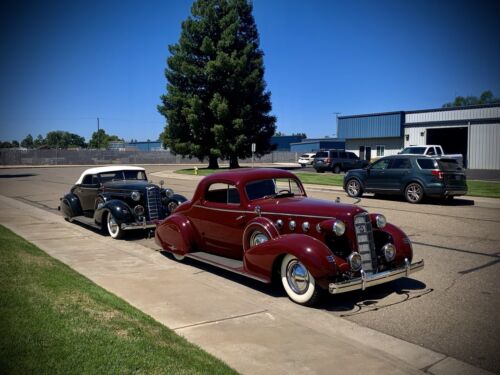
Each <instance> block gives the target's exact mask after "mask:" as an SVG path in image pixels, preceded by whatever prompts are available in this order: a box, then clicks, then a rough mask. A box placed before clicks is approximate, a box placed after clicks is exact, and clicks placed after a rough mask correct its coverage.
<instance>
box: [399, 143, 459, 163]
mask: <svg viewBox="0 0 500 375" xmlns="http://www.w3.org/2000/svg"><path fill="white" fill-rule="evenodd" d="M399 153H400V154H414V155H426V156H439V157H442V158H449V159H455V160H456V161H457V162H458V165H460V166H461V167H463V165H464V157H463V155H462V154H445V153H444V151H443V148H442V147H441V146H439V145H423V146H409V147H405V148H404V149H403V151H401V152H399Z"/></svg>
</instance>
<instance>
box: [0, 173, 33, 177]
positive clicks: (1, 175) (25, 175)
mask: <svg viewBox="0 0 500 375" xmlns="http://www.w3.org/2000/svg"><path fill="white" fill-rule="evenodd" d="M33 176H37V174H36V173H16V174H0V178H22V177H33Z"/></svg>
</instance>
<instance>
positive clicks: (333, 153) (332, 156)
mask: <svg viewBox="0 0 500 375" xmlns="http://www.w3.org/2000/svg"><path fill="white" fill-rule="evenodd" d="M330 157H331V158H332V159H337V158H338V157H339V153H338V152H337V151H330Z"/></svg>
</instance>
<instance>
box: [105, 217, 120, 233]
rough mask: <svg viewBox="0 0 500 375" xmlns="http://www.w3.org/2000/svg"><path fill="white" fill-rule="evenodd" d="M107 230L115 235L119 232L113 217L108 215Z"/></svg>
mask: <svg viewBox="0 0 500 375" xmlns="http://www.w3.org/2000/svg"><path fill="white" fill-rule="evenodd" d="M108 228H109V231H110V232H111V233H112V234H116V233H117V232H118V230H119V227H118V224H117V223H116V221H115V218H114V217H113V215H111V214H108Z"/></svg>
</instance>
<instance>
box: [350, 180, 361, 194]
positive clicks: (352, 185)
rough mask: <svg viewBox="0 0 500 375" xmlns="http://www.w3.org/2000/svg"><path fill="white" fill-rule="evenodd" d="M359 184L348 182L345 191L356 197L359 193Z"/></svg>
mask: <svg viewBox="0 0 500 375" xmlns="http://www.w3.org/2000/svg"><path fill="white" fill-rule="evenodd" d="M358 185H359V184H358V183H357V182H356V181H350V182H349V183H348V184H347V191H348V192H349V194H350V195H357V194H358V191H359V186H358Z"/></svg>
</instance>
